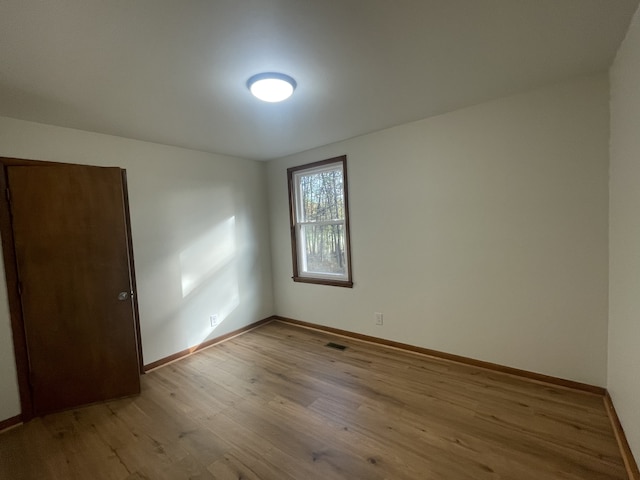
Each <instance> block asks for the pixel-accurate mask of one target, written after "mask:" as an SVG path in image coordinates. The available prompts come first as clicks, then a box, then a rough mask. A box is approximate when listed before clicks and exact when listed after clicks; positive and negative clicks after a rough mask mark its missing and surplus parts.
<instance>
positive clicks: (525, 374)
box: [273, 315, 606, 396]
mask: <svg viewBox="0 0 640 480" xmlns="http://www.w3.org/2000/svg"><path fill="white" fill-rule="evenodd" d="M273 318H275V319H277V320H280V321H282V322H286V323H290V324H292V325H299V326H301V327H305V328H312V329H315V330H322V331H325V332H329V333H334V334H336V335H340V336H344V337H348V338H354V339H357V340H363V341H365V342H370V343H376V344H378V345H385V346H387V347H393V348H398V349H400V350H406V351H409V352H414V353H419V354H421V355H428V356H430V357H436V358H441V359H443V360H449V361H452V362H458V363H463V364H465V365H471V366H474V367H479V368H487V369H489V370H495V371H496V372H501V373H506V374H509V375H515V376H517V377H521V378H527V379H529V380H533V381H536V382H542V383H550V384H552V385H558V386H561V387H566V388H571V389H573V390H580V391H583V392H588V393H593V394H595V395H599V396H603V395H604V394H605V393H606V389H605V388H603V387H598V386H597V385H589V384H588V383H581V382H575V381H573V380H566V379H564V378H558V377H552V376H550V375H544V374H542V373H536V372H530V371H528V370H521V369H519V368H513V367H508V366H506V365H499V364H497V363H491V362H485V361H483V360H476V359H475V358H469V357H463V356H462V355H454V354H452V353H446V352H440V351H438V350H432V349H430V348H423V347H417V346H415V345H409V344H407V343H400V342H394V341H393V340H386V339H384V338H378V337H372V336H370V335H363V334H361V333H355V332H349V331H348V330H341V329H339V328H333V327H326V326H324V325H316V324H315V323H309V322H303V321H301V320H296V319H293V318H287V317H281V316H279V315H274V317H273Z"/></svg>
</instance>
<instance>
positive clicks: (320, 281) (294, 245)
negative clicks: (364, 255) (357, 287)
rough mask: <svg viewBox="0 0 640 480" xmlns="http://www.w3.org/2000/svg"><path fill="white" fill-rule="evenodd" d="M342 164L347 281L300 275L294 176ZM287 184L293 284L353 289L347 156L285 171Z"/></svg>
mask: <svg viewBox="0 0 640 480" xmlns="http://www.w3.org/2000/svg"><path fill="white" fill-rule="evenodd" d="M338 163H342V181H343V189H344V213H345V219H344V229H345V252H346V256H347V279H346V280H334V279H330V278H320V277H309V276H306V275H305V276H302V275H300V270H299V266H298V253H299V251H298V240H297V236H296V202H295V185H294V174H295V173H297V172H299V171H301V170H309V169H312V168H317V167H322V166H324V165H330V164H338ZM287 183H288V187H289V226H290V233H291V255H292V262H293V277H291V278H292V279H293V281H294V282H300V283H311V284H316V285H329V286H334V287H346V288H353V267H352V265H351V236H350V228H349V182H348V177H347V156H346V155H342V156H339V157H333V158H328V159H326V160H320V161H318V162H313V163H307V164H305V165H298V166H295V167H290V168H288V169H287Z"/></svg>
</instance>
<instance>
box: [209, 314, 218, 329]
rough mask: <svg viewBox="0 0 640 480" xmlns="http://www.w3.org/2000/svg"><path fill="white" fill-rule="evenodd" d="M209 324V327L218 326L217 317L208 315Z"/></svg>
mask: <svg viewBox="0 0 640 480" xmlns="http://www.w3.org/2000/svg"><path fill="white" fill-rule="evenodd" d="M209 322H211V326H212V327H215V326H217V325H218V315H210V316H209Z"/></svg>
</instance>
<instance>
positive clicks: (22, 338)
mask: <svg viewBox="0 0 640 480" xmlns="http://www.w3.org/2000/svg"><path fill="white" fill-rule="evenodd" d="M56 165H58V166H63V165H64V166H74V165H77V164H69V163H62V162H47V161H42V160H27V159H21V158H10V157H0V237H1V238H0V240H1V245H2V255H3V259H4V271H5V278H6V281H7V300H8V303H9V314H10V317H11V330H12V334H13V348H14V352H15V363H16V371H17V376H18V390H19V392H20V409H21V415H20V420H21V421H23V422H27V421H29V420H31V419H32V418H34V417H35V416H36V415H35V413H34V405H33V394H32V391H31V384H30V380H29V378H30V369H29V353H28V349H27V337H26V334H25V328H24V318H23V313H22V303H21V301H20V293H19V285H18V284H19V282H18V266H17V265H18V264H17V260H16V251H15V245H14V239H13V227H12V224H11V210H10V205H9V189H8V181H7V167H11V166H31V167H36V166H40V167H53V166H56ZM84 166H87V167H95V165H84ZM120 171H121V173H122V187H123V192H124V198H123V202H124V213H125V223H126V229H127V248H128V251H129V270H130V272H131V286H132V288H133V292H134V295H133V316H134V325H135V334H136V345H137V349H138V360H139V365H138V369H139V372H140V374H141V375H142V374H144V361H143V359H142V338H141V336H140V314H139V310H138V295H137V294H138V288H137V285H136V273H135V272H136V271H135V263H134V259H133V243H132V238H131V218H130V215H129V195H128V191H127V172H126V170H124V169H120Z"/></svg>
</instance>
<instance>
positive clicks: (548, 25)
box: [0, 0, 638, 160]
mask: <svg viewBox="0 0 640 480" xmlns="http://www.w3.org/2000/svg"><path fill="white" fill-rule="evenodd" d="M637 5H638V0H315V1H312V0H208V1H207V0H0V115H4V116H8V117H14V118H20V119H25V120H32V121H36V122H42V123H49V124H53V125H61V126H66V127H73V128H78V129H82V130H89V131H95V132H101V133H107V134H112V135H120V136H123V137H129V138H135V139H140V140H148V141H152V142H158V143H165V144H170V145H177V146H182V147H188V148H194V149H199V150H205V151H209V152H215V153H223V154H229V155H235V156H239V157H243V158H252V159H261V160H266V159H270V158H275V157H280V156H284V155H287V154H291V153H295V152H299V151H302V150H306V149H309V148H313V147H316V146H320V145H325V144H328V143H332V142H335V141H339V140H343V139H346V138H350V137H353V136H356V135H360V134H363V133H368V132H372V131H375V130H380V129H383V128H386V127H389V126H392V125H398V124H401V123H405V122H409V121H413V120H417V119H421V118H425V117H429V116H432V115H436V114H439V113H442V112H446V111H450V110H454V109H456V108H460V107H463V106H467V105H471V104H476V103H479V102H482V101H485V100H488V99H491V98H496V97H500V96H504V95H507V94H510V93H515V92H518V91H523V90H527V89H530V88H534V87H537V86H540V85H543V84H546V83H551V82H558V81H561V80H563V79H565V78H568V77H571V76H575V75H582V74H589V73H592V72H596V71H602V70H604V69H606V68H607V67H608V66H609V65H610V63H611V61H612V60H613V56H614V55H615V52H616V49H617V47H618V45H619V44H620V42H621V40H622V38H623V37H624V33H625V31H626V29H627V27H628V25H629V22H630V20H631V16H632V15H633V12H634V10H635V9H636V7H637ZM263 71H278V72H282V73H286V74H289V75H291V76H293V77H294V78H295V79H296V81H297V82H298V88H297V90H296V92H295V93H294V95H293V97H291V98H290V99H289V100H287V101H286V102H284V103H282V104H267V103H263V102H260V101H259V100H257V99H255V98H253V97H252V96H251V95H250V94H249V92H248V90H247V88H246V84H245V82H246V80H247V79H248V78H249V77H250V76H252V75H253V74H255V73H259V72H263Z"/></svg>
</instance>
